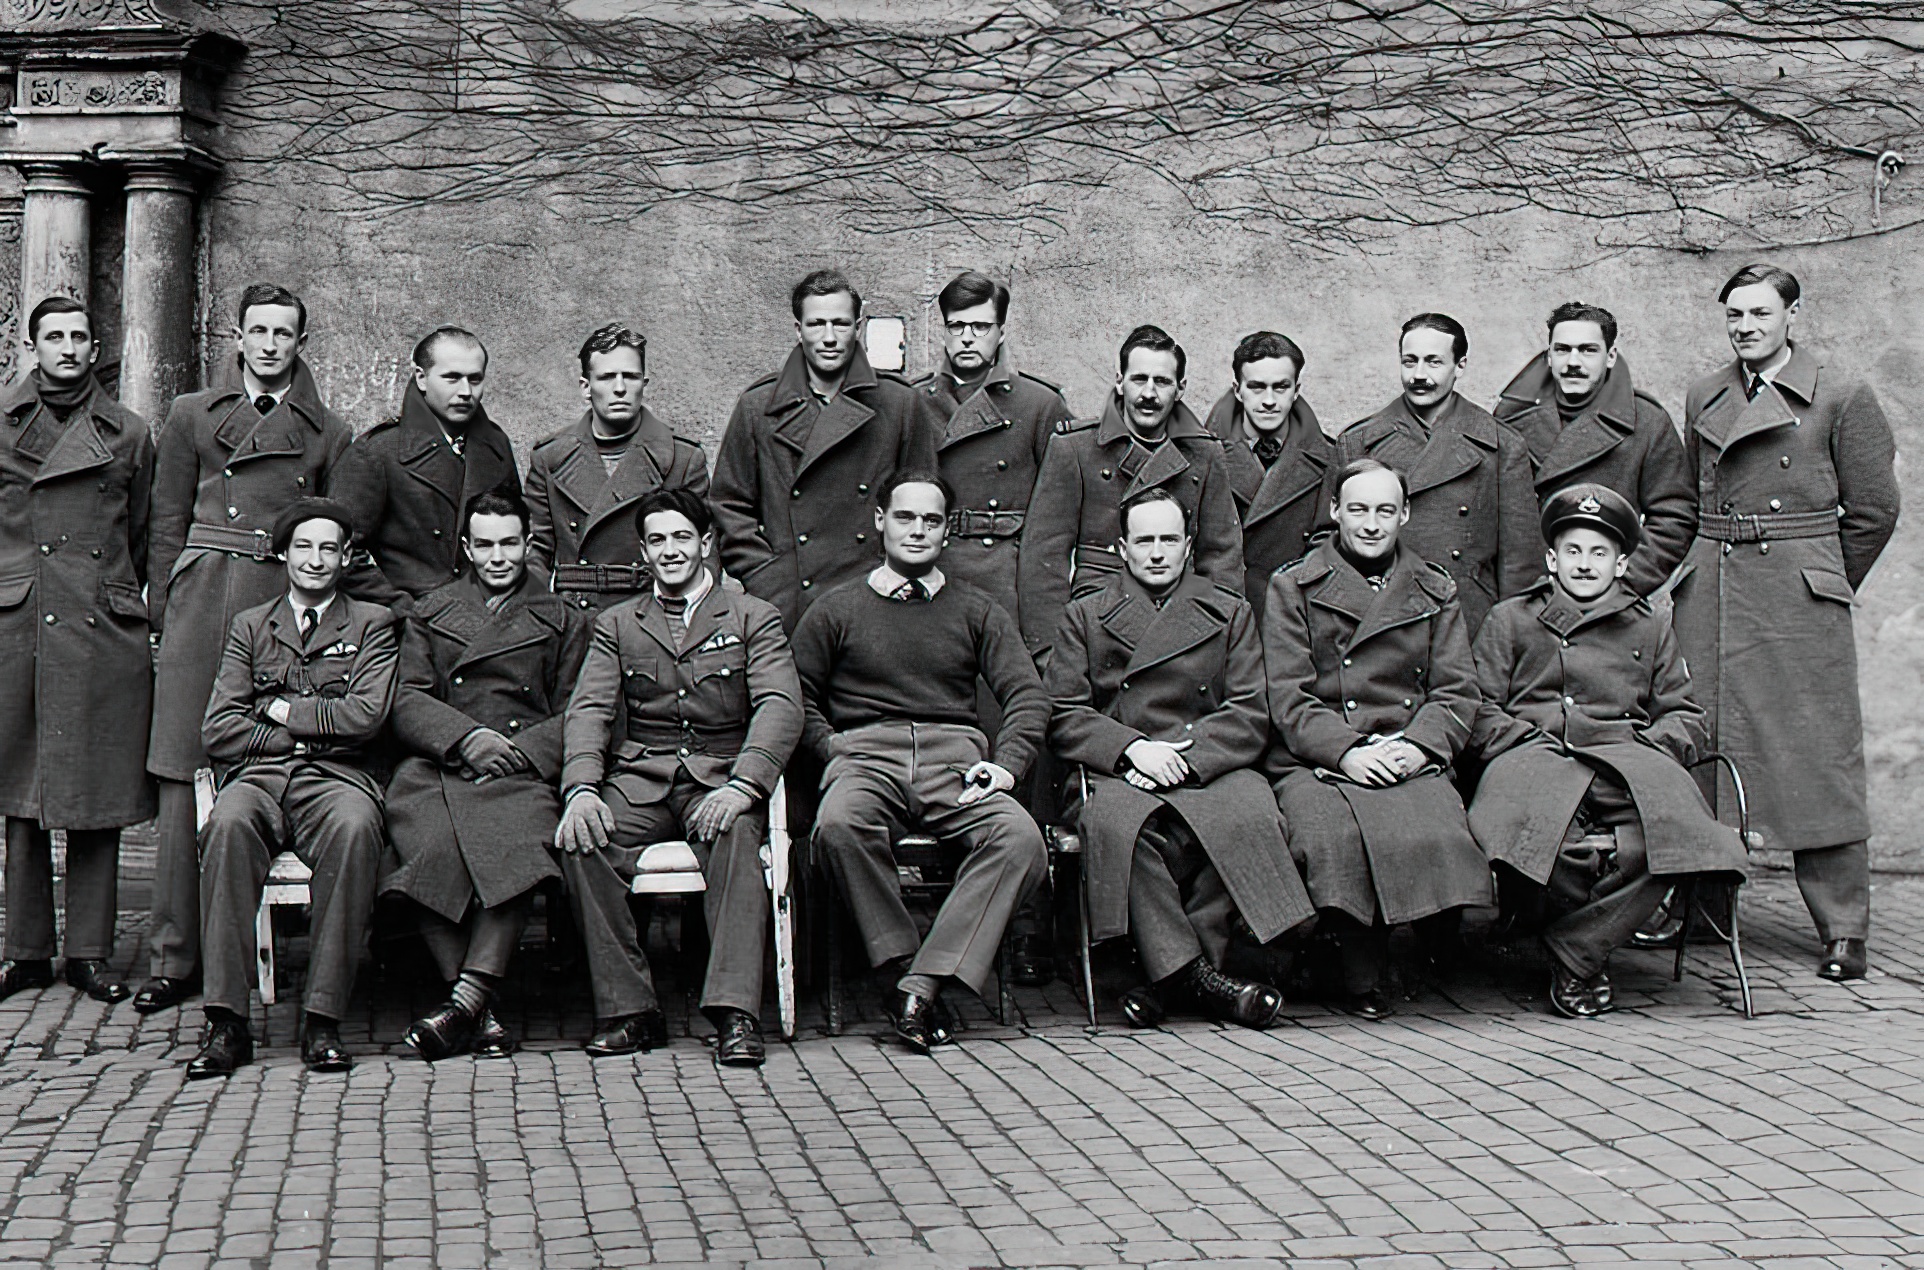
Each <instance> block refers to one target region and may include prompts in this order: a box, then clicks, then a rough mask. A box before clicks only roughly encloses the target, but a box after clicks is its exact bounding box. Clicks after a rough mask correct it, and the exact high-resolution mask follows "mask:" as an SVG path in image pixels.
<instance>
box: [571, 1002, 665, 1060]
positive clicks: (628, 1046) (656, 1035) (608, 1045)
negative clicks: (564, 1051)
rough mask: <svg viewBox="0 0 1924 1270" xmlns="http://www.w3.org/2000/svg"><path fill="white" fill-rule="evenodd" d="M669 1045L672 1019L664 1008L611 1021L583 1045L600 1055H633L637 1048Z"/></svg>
mask: <svg viewBox="0 0 1924 1270" xmlns="http://www.w3.org/2000/svg"><path fill="white" fill-rule="evenodd" d="M666 1044H668V1020H667V1018H666V1017H665V1016H663V1014H662V1012H661V1011H660V1010H643V1011H642V1012H641V1013H640V1014H629V1015H624V1016H623V1017H621V1018H618V1019H612V1020H610V1021H609V1023H608V1026H607V1027H605V1028H603V1029H602V1030H601V1031H599V1032H596V1033H595V1034H594V1035H593V1036H592V1037H590V1038H589V1039H588V1043H587V1044H586V1045H584V1046H582V1047H581V1048H583V1049H585V1050H587V1051H588V1053H590V1054H592V1055H593V1056H594V1057H596V1058H612V1057H613V1056H615V1055H617V1054H632V1053H634V1052H635V1051H636V1050H643V1051H646V1050H658V1049H660V1048H661V1047H662V1046H664V1045H666Z"/></svg>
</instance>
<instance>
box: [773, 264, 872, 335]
mask: <svg viewBox="0 0 1924 1270" xmlns="http://www.w3.org/2000/svg"><path fill="white" fill-rule="evenodd" d="M814 295H846V296H847V297H848V298H849V301H850V303H852V304H853V305H854V306H855V316H856V318H857V319H858V320H859V319H860V318H861V316H862V293H861V292H860V291H857V290H856V289H855V284H854V283H852V282H850V281H849V280H848V277H847V275H846V274H844V273H843V272H842V271H841V270H840V269H817V270H816V271H815V272H814V273H811V274H809V275H808V276H807V277H806V278H803V279H802V280H801V281H800V282H798V283H796V284H795V289H794V290H793V291H790V292H789V293H788V308H789V312H791V313H793V314H794V315H795V320H796V321H797V322H799V321H801V320H802V301H804V300H806V299H808V298H809V297H810V296H814Z"/></svg>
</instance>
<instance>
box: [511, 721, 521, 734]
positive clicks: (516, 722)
mask: <svg viewBox="0 0 1924 1270" xmlns="http://www.w3.org/2000/svg"><path fill="white" fill-rule="evenodd" d="M520 726H521V720H519V719H509V720H508V731H510V732H512V731H514V730H515V729H516V728H518V727H520Z"/></svg>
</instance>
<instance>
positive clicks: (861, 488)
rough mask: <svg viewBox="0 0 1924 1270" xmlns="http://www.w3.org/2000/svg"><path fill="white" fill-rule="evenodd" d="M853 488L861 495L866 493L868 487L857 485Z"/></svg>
mask: <svg viewBox="0 0 1924 1270" xmlns="http://www.w3.org/2000/svg"><path fill="white" fill-rule="evenodd" d="M855 488H856V490H857V491H858V492H860V493H863V494H866V493H868V486H866V485H857V486H856V487H855Z"/></svg>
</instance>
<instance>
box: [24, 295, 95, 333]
mask: <svg viewBox="0 0 1924 1270" xmlns="http://www.w3.org/2000/svg"><path fill="white" fill-rule="evenodd" d="M56 313H78V314H79V315H80V316H81V317H84V318H86V319H87V333H88V334H89V335H92V334H93V329H94V315H93V314H91V313H89V312H88V311H87V306H86V305H84V304H82V303H81V302H80V301H78V300H76V299H74V298H73V297H72V296H65V295H50V296H48V297H47V298H46V299H44V300H42V301H41V302H40V303H38V304H36V305H34V306H33V312H32V313H29V314H28V315H27V338H28V339H29V340H37V339H39V338H40V322H41V319H43V318H50V317H52V316H53V315H54V314H56Z"/></svg>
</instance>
